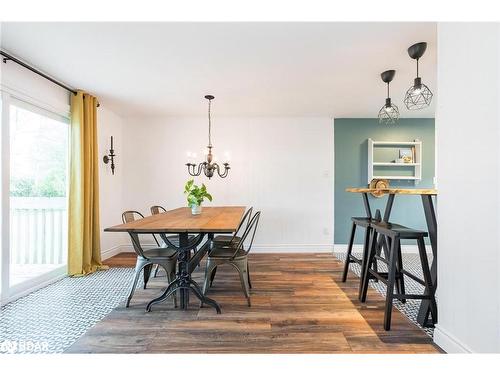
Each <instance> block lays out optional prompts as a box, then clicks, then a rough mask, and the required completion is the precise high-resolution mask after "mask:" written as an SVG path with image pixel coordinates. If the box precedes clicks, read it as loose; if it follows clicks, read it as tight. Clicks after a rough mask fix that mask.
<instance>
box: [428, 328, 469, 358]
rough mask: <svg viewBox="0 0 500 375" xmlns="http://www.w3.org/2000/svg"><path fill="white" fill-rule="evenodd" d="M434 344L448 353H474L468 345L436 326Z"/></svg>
mask: <svg viewBox="0 0 500 375" xmlns="http://www.w3.org/2000/svg"><path fill="white" fill-rule="evenodd" d="M434 343H435V344H436V345H437V346H439V347H440V348H441V349H443V350H444V351H445V352H446V353H473V351H472V350H471V349H469V348H468V347H467V345H465V344H463V343H462V342H460V340H458V339H457V338H456V337H455V336H453V335H452V334H451V333H449V332H447V331H446V330H445V329H443V328H442V327H441V326H440V325H439V324H436V328H435V329H434Z"/></svg>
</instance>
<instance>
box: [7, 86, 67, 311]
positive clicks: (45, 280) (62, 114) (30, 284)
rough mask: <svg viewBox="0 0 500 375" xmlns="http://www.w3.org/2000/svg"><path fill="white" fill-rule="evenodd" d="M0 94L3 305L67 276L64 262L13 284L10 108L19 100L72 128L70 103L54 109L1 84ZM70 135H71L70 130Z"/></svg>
mask: <svg viewBox="0 0 500 375" xmlns="http://www.w3.org/2000/svg"><path fill="white" fill-rule="evenodd" d="M0 95H1V101H0V106H1V108H0V113H1V116H2V117H1V129H0V151H1V152H0V171H1V184H0V207H1V215H0V229H1V231H0V233H1V236H0V241H1V244H0V245H1V246H0V282H1V283H0V305H1V306H3V305H5V304H7V303H9V302H11V301H14V300H16V299H18V298H20V297H22V296H23V295H26V294H29V293H31V292H33V291H35V290H37V289H40V288H42V287H44V286H46V285H48V284H50V283H52V282H54V281H57V280H58V279H61V278H63V277H64V276H66V275H67V265H66V264H65V265H63V266H61V267H57V268H56V269H54V270H52V271H50V272H48V273H46V274H44V275H40V276H38V277H34V278H32V279H30V280H29V281H26V282H23V283H21V284H18V285H14V286H11V285H10V260H11V259H10V152H11V150H10V107H11V105H16V103H17V104H21V106H22V107H24V108H29V110H32V111H33V112H35V113H39V114H42V115H45V116H48V117H52V118H54V117H55V118H58V119H64V120H65V121H67V122H68V127H69V105H68V108H67V110H61V109H58V108H54V107H52V106H50V105H47V104H45V103H41V102H39V101H37V100H35V99H33V98H31V97H29V96H27V95H24V94H22V93H19V92H17V91H16V90H11V89H9V88H7V87H5V86H3V85H1V86H0ZM69 136H70V137H71V132H70V131H69ZM68 173H69V171H68Z"/></svg>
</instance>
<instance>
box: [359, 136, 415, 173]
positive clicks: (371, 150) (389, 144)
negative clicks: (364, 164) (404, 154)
mask: <svg viewBox="0 0 500 375" xmlns="http://www.w3.org/2000/svg"><path fill="white" fill-rule="evenodd" d="M377 148H384V149H389V150H391V149H392V150H393V151H392V152H389V153H388V154H389V155H392V156H393V157H392V159H393V160H394V159H397V158H398V157H399V149H400V148H414V150H415V151H414V160H413V162H412V163H394V162H393V161H392V160H375V151H376V149H377ZM386 153H387V152H386ZM377 167H378V170H377V169H376V168H377ZM392 168H394V169H397V170H399V171H401V170H410V171H411V175H398V174H391V173H390V172H389V171H390V170H391V169H392ZM367 169H368V183H370V181H371V180H373V179H374V178H376V179H377V178H378V179H386V180H412V181H415V183H418V182H419V181H420V180H421V179H422V142H421V141H420V140H418V139H415V140H414V141H402V142H399V141H374V140H373V139H371V138H368V168H367ZM399 173H401V172H399Z"/></svg>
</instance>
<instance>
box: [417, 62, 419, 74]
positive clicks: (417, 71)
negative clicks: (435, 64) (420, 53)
mask: <svg viewBox="0 0 500 375" xmlns="http://www.w3.org/2000/svg"><path fill="white" fill-rule="evenodd" d="M418 60H419V59H417V78H419V77H418Z"/></svg>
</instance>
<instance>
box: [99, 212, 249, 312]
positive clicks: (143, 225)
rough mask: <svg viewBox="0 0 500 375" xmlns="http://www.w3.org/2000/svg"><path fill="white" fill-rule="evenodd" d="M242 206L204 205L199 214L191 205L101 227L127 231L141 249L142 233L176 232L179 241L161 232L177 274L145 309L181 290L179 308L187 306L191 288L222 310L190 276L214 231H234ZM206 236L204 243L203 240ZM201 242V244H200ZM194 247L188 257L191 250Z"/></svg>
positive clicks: (205, 250)
mask: <svg viewBox="0 0 500 375" xmlns="http://www.w3.org/2000/svg"><path fill="white" fill-rule="evenodd" d="M245 209H246V207H245V206H219V207H203V210H202V211H201V213H200V214H197V215H193V214H192V212H191V208H189V207H180V208H176V209H173V210H169V211H166V212H164V213H160V214H157V215H152V216H147V217H145V218H143V219H139V220H135V221H132V222H129V223H124V224H119V225H115V226H112V227H109V228H106V229H104V231H105V232H126V233H128V234H129V235H130V237H131V240H132V241H133V243H134V244H135V245H136V246H139V248H141V249H142V246H143V245H141V243H140V241H139V235H141V234H153V235H154V234H158V235H161V234H170V235H172V234H176V235H177V236H178V238H179V241H178V242H174V243H173V242H171V241H170V240H169V237H170V236H166V235H164V236H162V239H163V240H164V241H166V242H167V245H168V246H169V247H171V248H174V249H175V250H176V251H177V273H176V278H175V279H174V280H173V281H172V282H170V283H169V284H168V285H167V287H166V289H165V291H164V292H163V293H162V294H161V295H160V296H158V297H157V298H155V299H153V300H151V301H150V302H149V303H148V304H147V307H146V311H148V312H149V311H151V307H152V306H153V305H155V304H157V303H160V302H162V301H165V300H166V299H167V298H168V297H170V296H171V295H172V294H173V293H176V292H177V291H179V293H180V308H181V309H187V308H188V305H189V294H190V292H192V293H193V294H194V295H195V296H196V297H197V298H198V299H199V300H200V301H201V302H202V304H207V305H208V306H212V307H213V308H215V310H216V311H217V313H218V314H220V313H221V309H220V306H219V304H218V303H217V302H216V301H214V300H213V299H211V298H208V297H206V296H205V295H204V294H203V292H202V290H201V288H200V286H199V285H198V283H196V281H194V280H193V279H192V277H191V273H192V271H193V270H194V269H195V267H196V266H197V265H198V264H200V262H201V260H202V259H203V257H204V255H205V254H207V252H208V251H209V249H210V244H211V240H212V239H213V237H214V235H215V234H216V233H226V234H228V233H234V232H235V231H236V230H237V228H238V225H239V223H240V221H241V219H242V217H243V214H244V213H245ZM205 238H206V239H207V240H206V241H205V242H204V243H203V244H202V242H203V240H204V239H205ZM200 244H202V245H201V246H199V245H200ZM192 250H195V252H194V255H193V256H192V257H191V251H192Z"/></svg>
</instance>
